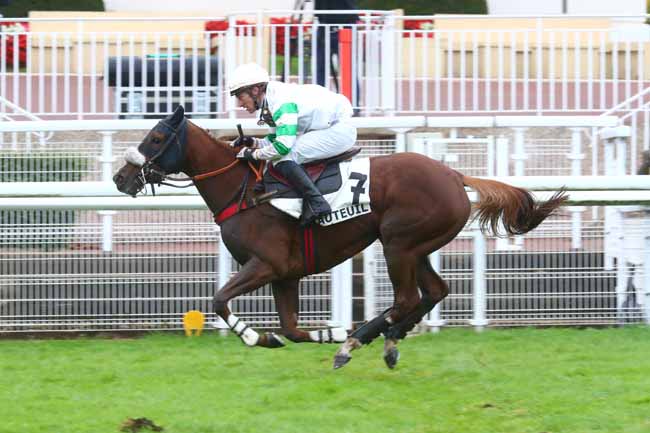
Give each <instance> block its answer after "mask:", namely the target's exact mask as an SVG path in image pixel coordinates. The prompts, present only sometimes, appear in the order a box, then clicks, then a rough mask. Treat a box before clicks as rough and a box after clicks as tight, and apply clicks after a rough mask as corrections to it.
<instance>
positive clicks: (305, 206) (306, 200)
mask: <svg viewBox="0 0 650 433" xmlns="http://www.w3.org/2000/svg"><path fill="white" fill-rule="evenodd" d="M274 167H275V169H276V170H277V171H279V172H280V174H281V175H282V176H284V177H285V178H286V179H287V180H288V181H289V182H291V184H292V185H293V187H294V188H296V191H298V193H300V195H302V199H303V200H302V216H301V217H300V225H301V226H303V227H307V226H308V225H310V224H312V223H313V222H314V221H316V220H317V219H318V218H320V217H322V216H325V215H327V214H328V213H330V212H331V211H332V209H331V208H330V205H329V204H328V203H327V201H325V199H324V198H323V195H322V194H321V193H320V191H319V190H318V188H316V185H314V182H312V180H311V179H310V178H309V175H308V174H307V172H306V171H305V169H304V168H303V167H302V166H301V165H299V164H297V163H295V162H293V161H282V162H279V163H277V164H275V166H274Z"/></svg>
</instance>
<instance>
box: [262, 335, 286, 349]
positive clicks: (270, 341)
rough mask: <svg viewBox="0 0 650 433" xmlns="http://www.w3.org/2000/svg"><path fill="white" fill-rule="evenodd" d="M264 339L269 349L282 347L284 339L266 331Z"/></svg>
mask: <svg viewBox="0 0 650 433" xmlns="http://www.w3.org/2000/svg"><path fill="white" fill-rule="evenodd" d="M266 341H267V346H266V347H268V348H269V349H277V348H278V347H284V341H282V339H281V338H280V337H278V336H277V335H276V334H275V333H273V332H267V333H266Z"/></svg>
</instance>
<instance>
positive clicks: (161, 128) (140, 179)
mask: <svg viewBox="0 0 650 433" xmlns="http://www.w3.org/2000/svg"><path fill="white" fill-rule="evenodd" d="M186 135H187V119H185V116H184V110H183V107H181V106H179V107H178V108H177V109H176V111H174V113H172V114H171V115H169V116H167V117H166V118H165V119H163V120H161V121H160V122H158V123H157V124H156V126H155V127H154V128H153V129H152V130H151V131H150V132H149V134H147V136H146V137H145V138H144V140H143V141H142V143H140V145H139V146H138V152H139V153H140V154H141V155H142V156H143V157H144V160H145V162H144V164H142V166H141V167H140V170H139V172H138V174H137V175H136V176H135V177H133V178H132V185H122V186H121V187H120V185H118V189H120V190H121V191H123V192H127V193H128V194H131V195H135V194H137V193H138V192H140V191H142V189H143V188H144V187H145V185H146V184H147V183H149V184H151V185H152V187H153V185H154V184H160V183H161V182H163V181H164V180H165V178H166V176H167V175H168V174H171V173H178V172H179V171H181V167H182V164H183V161H184V159H185V143H186ZM161 136H162V137H161ZM160 143H162V145H161V144H160ZM118 174H119V173H118ZM116 178H117V176H116V177H115V178H114V180H115V181H116V183H117V180H116ZM125 189H128V190H129V191H124V190H125Z"/></svg>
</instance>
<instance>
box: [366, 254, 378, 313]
mask: <svg viewBox="0 0 650 433" xmlns="http://www.w3.org/2000/svg"><path fill="white" fill-rule="evenodd" d="M375 254H377V248H376V247H375V243H374V242H373V243H372V244H370V245H369V246H368V247H367V248H366V249H365V250H364V251H363V295H364V296H363V318H364V320H371V319H372V318H374V317H375V316H376V315H377V308H376V306H375V292H376V288H375V279H376V278H377V269H376V267H375V266H376V264H377V261H376V260H375Z"/></svg>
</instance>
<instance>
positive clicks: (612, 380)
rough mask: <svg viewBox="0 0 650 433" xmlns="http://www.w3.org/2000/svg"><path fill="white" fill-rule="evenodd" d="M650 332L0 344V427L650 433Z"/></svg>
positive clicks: (174, 337) (19, 431) (166, 337)
mask: <svg viewBox="0 0 650 433" xmlns="http://www.w3.org/2000/svg"><path fill="white" fill-rule="evenodd" d="M649 337H650V328H646V327H628V328H621V329H617V328H610V329H598V330H596V329H586V330H578V329H512V330H489V331H486V332H483V333H475V332H474V331H472V330H469V329H451V330H444V331H443V332H441V333H439V334H435V335H425V336H418V337H414V338H409V339H407V340H405V341H403V342H401V343H400V346H399V348H400V351H401V353H402V358H401V360H400V363H399V365H398V366H397V368H396V369H395V370H388V369H387V368H386V367H385V365H384V363H383V360H382V359H381V352H382V344H381V342H379V341H377V342H375V343H374V344H372V345H370V346H368V347H364V348H362V349H361V350H358V351H356V352H354V357H353V359H352V361H351V362H350V364H348V365H347V366H345V367H344V368H342V369H340V370H336V371H334V370H332V357H333V355H334V352H335V350H336V346H333V345H310V344H301V345H297V344H291V343H289V345H288V346H287V347H285V348H283V349H278V350H265V349H261V348H253V349H251V348H247V347H245V346H244V345H243V344H242V343H241V342H240V341H239V340H238V339H236V338H234V337H219V336H217V335H216V334H204V335H203V336H202V337H200V338H186V337H184V336H182V335H178V334H153V335H148V336H146V337H143V338H139V339H133V340H106V339H97V338H82V339H76V340H2V341H0V432H2V433H32V432H34V433H36V432H38V433H68V432H69V433H73V432H74V433H82V432H89V433H100V432H101V433H105V432H117V431H118V430H119V426H120V424H121V422H122V421H124V420H125V419H126V418H127V417H132V418H139V417H146V418H149V419H151V420H153V421H154V422H155V423H156V424H158V425H161V426H163V427H164V428H165V432H167V433H217V432H218V433H224V432H227V433H234V432H301V433H303V432H341V433H345V432H364V433H367V432H370V433H379V432H400V433H402V432H409V433H411V432H413V433H417V432H440V433H500V432H503V433H542V432H548V433H564V432H567V433H591V432H607V433H613V432H616V433H628V432H629V433H632V432H634V433H636V432H638V433H641V432H648V431H650V368H648V367H649V365H650V347H649Z"/></svg>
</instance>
